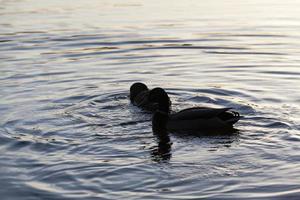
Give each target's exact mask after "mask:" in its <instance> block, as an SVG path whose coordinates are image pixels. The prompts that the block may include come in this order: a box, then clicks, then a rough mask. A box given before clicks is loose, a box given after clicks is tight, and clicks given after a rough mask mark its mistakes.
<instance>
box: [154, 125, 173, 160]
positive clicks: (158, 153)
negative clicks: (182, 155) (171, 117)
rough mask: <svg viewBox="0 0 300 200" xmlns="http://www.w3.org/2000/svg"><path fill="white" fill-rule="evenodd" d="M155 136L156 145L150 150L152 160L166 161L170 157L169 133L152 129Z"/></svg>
mask: <svg viewBox="0 0 300 200" xmlns="http://www.w3.org/2000/svg"><path fill="white" fill-rule="evenodd" d="M153 134H154V135H155V136H156V140H157V146H155V147H154V148H153V149H152V150H151V157H152V160H153V161H155V162H166V161H169V160H170V159H171V157H172V153H171V150H172V142H171V140H170V137H169V134H168V133H167V132H166V131H164V132H158V131H153Z"/></svg>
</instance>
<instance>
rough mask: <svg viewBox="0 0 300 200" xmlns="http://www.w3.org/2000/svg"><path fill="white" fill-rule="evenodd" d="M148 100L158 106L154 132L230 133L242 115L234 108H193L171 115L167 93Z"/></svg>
mask: <svg viewBox="0 0 300 200" xmlns="http://www.w3.org/2000/svg"><path fill="white" fill-rule="evenodd" d="M148 99H149V101H152V102H157V104H158V108H157V110H156V111H155V113H154V114H153V117H152V128H153V131H154V132H163V133H165V132H166V131H174V132H182V131H191V132H198V131H200V132H201V131H203V132H214V131H227V130H228V131H229V130H233V125H234V124H235V123H236V122H237V121H238V120H239V119H240V114H239V113H238V112H236V111H234V110H232V108H210V107H193V108H187V109H184V110H181V111H179V112H174V113H170V108H169V107H168V102H169V96H168V94H167V93H166V92H160V93H158V94H156V95H151V94H149V97H148Z"/></svg>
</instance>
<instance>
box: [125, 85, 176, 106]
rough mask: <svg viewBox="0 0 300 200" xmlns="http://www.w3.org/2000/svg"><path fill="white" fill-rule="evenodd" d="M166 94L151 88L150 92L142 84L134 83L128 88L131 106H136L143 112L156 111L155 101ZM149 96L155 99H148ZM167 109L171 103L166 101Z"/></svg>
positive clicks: (159, 89) (156, 104)
mask: <svg viewBox="0 0 300 200" xmlns="http://www.w3.org/2000/svg"><path fill="white" fill-rule="evenodd" d="M161 95H163V96H165V95H167V93H166V92H165V91H164V90H163V89H162V88H153V89H151V90H149V89H148V87H147V86H146V85H145V84H144V83H139V82H137V83H134V84H132V86H131V87H130V101H131V103H132V104H133V105H135V106H138V107H140V108H142V109H144V110H147V111H151V112H154V111H156V110H157V109H158V105H159V104H158V102H157V100H156V99H159V97H160V96H161ZM150 96H152V97H157V98H156V99H150ZM168 102H169V103H168V109H170V105H171V102H170V101H168Z"/></svg>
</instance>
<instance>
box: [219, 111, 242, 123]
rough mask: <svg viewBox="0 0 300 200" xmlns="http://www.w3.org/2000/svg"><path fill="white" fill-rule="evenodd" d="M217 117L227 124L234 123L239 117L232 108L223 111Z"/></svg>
mask: <svg viewBox="0 0 300 200" xmlns="http://www.w3.org/2000/svg"><path fill="white" fill-rule="evenodd" d="M219 117H220V118H221V119H222V120H223V121H224V122H226V123H227V124H230V125H233V124H235V123H236V122H237V121H239V120H240V118H241V116H240V114H239V113H238V112H236V111H233V110H230V111H226V112H223V113H221V114H220V115H219Z"/></svg>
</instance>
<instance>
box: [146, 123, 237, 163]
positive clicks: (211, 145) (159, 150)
mask: <svg viewBox="0 0 300 200" xmlns="http://www.w3.org/2000/svg"><path fill="white" fill-rule="evenodd" d="M170 134H172V135H174V136H175V137H176V138H179V139H181V140H183V141H184V142H187V140H194V141H195V140H198V141H200V144H199V145H200V146H201V145H203V146H205V147H207V145H208V151H217V150H218V149H220V148H224V147H225V148H229V147H231V146H232V144H233V143H235V142H238V141H239V130H238V129H236V128H231V129H226V130H218V131H205V132H203V131H197V132H168V131H165V130H154V129H153V135H154V136H155V137H156V141H157V145H156V146H155V147H153V148H152V149H151V158H152V161H155V162H158V163H161V162H168V161H169V160H170V159H171V158H172V144H173V142H172V141H171V139H170ZM201 141H202V142H201Z"/></svg>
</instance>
